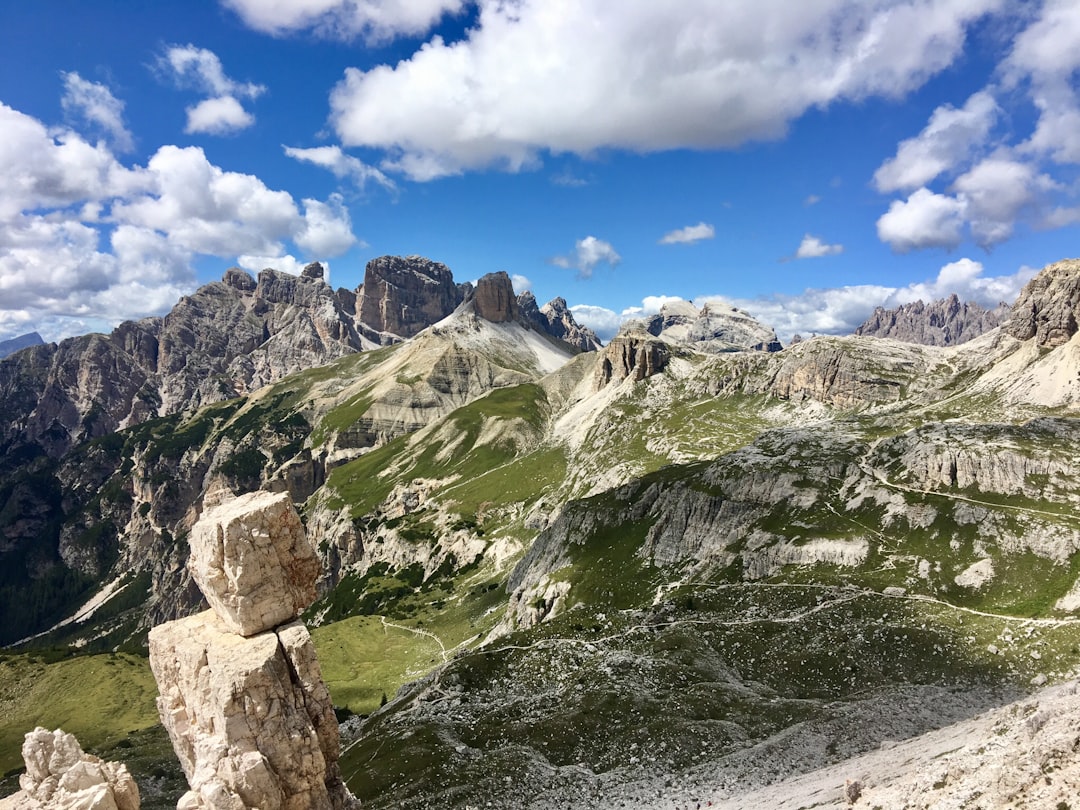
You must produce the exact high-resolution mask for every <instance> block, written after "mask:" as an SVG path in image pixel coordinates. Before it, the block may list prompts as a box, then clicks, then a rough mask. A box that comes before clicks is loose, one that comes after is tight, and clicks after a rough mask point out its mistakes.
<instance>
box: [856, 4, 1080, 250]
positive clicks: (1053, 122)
mask: <svg viewBox="0 0 1080 810" xmlns="http://www.w3.org/2000/svg"><path fill="white" fill-rule="evenodd" d="M1029 6H1030V8H1028V9H1025V10H1026V11H1027V14H1026V15H1021V16H1017V17H1015V18H1014V20H1013V21H1010V22H1016V23H1017V24H1018V25H1020V26H1021V30H1020V31H1019V33H1018V34H1017V35H1016V37H1015V39H1014V40H1013V42H1012V46H1011V48H1010V49H1009V52H1008V55H1007V56H1006V58H1005V59H1004V61H1003V62H1002V63H1001V65H1000V66H999V68H998V71H997V74H996V77H995V78H996V80H997V81H998V82H999V84H997V85H995V84H991V85H988V86H987V87H986V88H985V89H983V90H981V91H979V92H977V93H975V94H974V95H972V96H971V97H970V98H968V100H967V102H966V103H965V104H964V106H963V107H962V108H960V109H956V108H954V107H951V106H949V105H944V106H941V107H939V108H938V109H936V110H935V111H934V113H933V115H932V116H931V117H930V121H929V122H928V124H927V125H926V127H925V128H924V129H923V130H922V132H921V133H919V134H918V135H917V136H915V137H914V138H910V139H908V140H905V141H903V142H901V144H900V145H899V147H898V149H897V153H896V155H895V156H894V157H893V158H890V159H889V160H887V161H885V162H884V163H883V164H882V165H881V166H880V167H879V168H878V170H877V172H876V173H875V174H874V183H875V185H876V187H877V188H878V190H879V191H882V192H891V191H911V190H912V189H917V190H916V191H914V193H913V194H912V195H911V196H909V197H908V199H907V201H900V200H894V201H893V202H892V203H891V204H890V207H889V211H888V212H887V213H886V214H885V215H883V216H882V217H881V219H879V220H878V234H879V236H880V237H881V238H882V239H883V240H884V241H887V242H889V243H890V244H891V245H892V246H893V248H894V249H896V250H899V251H907V250H913V249H917V248H923V247H946V248H953V247H956V246H957V245H958V244H960V242H961V241H962V240H963V239H964V237H965V235H969V236H970V237H971V239H972V240H973V241H974V242H975V243H976V244H977V245H979V246H981V247H984V248H990V247H992V246H994V245H996V244H998V243H1000V242H1002V241H1004V240H1006V239H1009V238H1010V237H1011V236H1012V235H1013V234H1014V232H1015V231H1016V228H1017V226H1018V224H1020V223H1021V222H1024V221H1028V222H1031V223H1033V224H1034V225H1035V226H1036V227H1043V228H1054V227H1061V226H1063V225H1067V224H1072V223H1073V222H1075V217H1074V216H1073V212H1075V211H1076V210H1078V208H1077V205H1076V189H1075V188H1071V187H1069V186H1067V185H1064V184H1058V183H1055V182H1054V181H1053V180H1052V179H1051V178H1050V177H1049V176H1048V174H1047V173H1046V171H1047V170H1046V166H1047V163H1049V162H1053V163H1059V164H1060V163H1071V164H1080V95H1078V94H1077V92H1076V89H1075V81H1074V80H1075V77H1076V72H1077V70H1080V5H1077V4H1076V3H1075V2H1072V0H1045V2H1042V3H1038V4H1034V3H1032V4H1029ZM1018 102H1019V103H1026V102H1030V103H1031V104H1032V105H1034V107H1035V109H1036V110H1037V111H1038V119H1037V122H1036V125H1035V127H1034V131H1032V132H1031V133H1030V135H1028V136H1027V138H1026V139H1024V140H1018V139H1019V138H1023V133H1017V138H1016V139H1014V138H1006V137H1002V136H999V139H998V142H996V143H995V142H994V139H993V130H994V126H995V124H996V122H997V121H998V120H999V119H1006V118H1007V116H1008V115H1009V110H1010V109H1011V107H1012V106H1015V105H1017V104H1018ZM1006 105H1008V106H1006ZM1003 106H1005V109H1004V110H1003ZM1022 120H1023V117H1019V116H1013V117H1012V119H1011V123H1014V124H1015V123H1016V122H1018V121H1022ZM1005 134H1008V133H1005ZM935 182H936V183H940V185H939V186H938V187H937V188H935V187H934V186H933V185H932V184H933V183H935Z"/></svg>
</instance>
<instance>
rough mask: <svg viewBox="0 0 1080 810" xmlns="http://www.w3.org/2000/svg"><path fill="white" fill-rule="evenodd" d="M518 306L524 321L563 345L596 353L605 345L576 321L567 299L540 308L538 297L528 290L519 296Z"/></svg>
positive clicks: (552, 301) (593, 333)
mask: <svg viewBox="0 0 1080 810" xmlns="http://www.w3.org/2000/svg"><path fill="white" fill-rule="evenodd" d="M517 305H518V312H519V313H520V317H521V319H522V320H523V321H525V322H526V323H528V324H530V325H532V326H533V327H534V328H536V329H539V330H540V331H541V332H546V333H547V334H549V335H551V336H552V337H556V338H558V339H559V340H561V341H562V342H563V343H569V344H570V345H571V346H573V347H574V348H576V349H579V350H581V351H583V352H593V351H596V350H597V349H600V348H601V347H602V345H603V344H601V343H600V338H598V337H597V336H596V333H595V332H593V330H591V329H589V328H588V327H586V326H581V325H580V324H579V323H578V322H577V321H576V320H574V313H573V312H571V311H570V308H569V307H568V306H567V305H566V299H565V298H553V299H551V300H550V301H548V302H547V303H546V304H544V306H543V307H538V306H537V305H536V297H535V296H534V295H533V294H532V293H531V292H529V291H528V290H526V291H525V292H523V293H522V294H521V295H519V296H518V299H517Z"/></svg>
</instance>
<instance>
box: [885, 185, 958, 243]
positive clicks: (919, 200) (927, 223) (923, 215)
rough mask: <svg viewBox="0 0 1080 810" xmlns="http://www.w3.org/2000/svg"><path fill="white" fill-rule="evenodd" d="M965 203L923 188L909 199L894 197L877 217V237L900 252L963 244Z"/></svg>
mask: <svg viewBox="0 0 1080 810" xmlns="http://www.w3.org/2000/svg"><path fill="white" fill-rule="evenodd" d="M964 213H965V206H964V203H963V202H962V201H961V200H958V199H956V198H955V197H949V196H946V195H944V194H935V193H934V192H932V191H930V189H928V188H920V189H919V190H918V191H916V192H915V193H914V194H911V195H910V196H909V197H908V198H907V200H894V201H893V202H892V204H891V205H890V206H889V210H888V211H887V212H885V213H884V214H882V215H881V217H880V218H879V219H878V221H877V233H878V238H879V239H880V240H881V241H882V242H885V243H887V244H889V245H891V246H892V249H893V250H895V251H897V252H898V253H907V252H909V251H912V250H917V249H920V248H927V247H944V248H955V247H957V246H958V245H959V244H960V241H961V239H962V238H963V237H962V231H963V227H964Z"/></svg>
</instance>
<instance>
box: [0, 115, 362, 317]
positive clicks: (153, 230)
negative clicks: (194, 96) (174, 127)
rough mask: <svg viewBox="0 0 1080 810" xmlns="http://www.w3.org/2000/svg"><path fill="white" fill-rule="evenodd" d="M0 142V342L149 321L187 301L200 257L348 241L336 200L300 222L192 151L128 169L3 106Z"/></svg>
mask: <svg viewBox="0 0 1080 810" xmlns="http://www.w3.org/2000/svg"><path fill="white" fill-rule="evenodd" d="M0 130H2V131H3V132H4V136H5V137H4V138H2V139H0V187H3V188H4V189H5V193H4V194H3V195H2V196H0V333H3V332H8V331H10V330H14V329H21V330H22V331H26V329H24V328H22V327H24V326H25V325H26V324H36V323H39V322H40V323H42V324H46V325H47V326H45V327H43V329H45V330H50V331H49V335H50V337H53V338H55V337H63V336H65V335H68V334H74V333H77V332H79V331H81V330H83V329H85V328H86V327H87V325H90V326H91V327H92V328H98V329H101V328H106V327H108V326H111V325H115V323H117V322H119V321H120V320H123V319H125V318H136V317H143V316H145V315H152V314H159V313H161V312H163V311H165V310H167V309H168V308H169V307H170V306H172V305H173V304H175V302H176V300H177V298H179V297H180V296H181V295H183V294H185V293H187V292H190V291H191V289H192V287H193V286H194V284H195V273H194V271H193V269H192V265H193V262H194V261H195V260H196V259H197V258H198V257H199V256H218V257H221V258H223V259H228V260H232V259H233V258H234V257H236V256H237V255H244V256H250V257H281V258H282V260H283V261H286V262H290V261H293V260H292V259H291V258H290V255H289V254H288V253H287V249H288V247H289V244H290V243H291V244H292V245H295V246H296V248H298V249H300V250H302V251H306V252H310V253H313V254H315V255H317V256H318V257H320V258H323V257H326V256H332V255H336V254H337V253H340V252H342V251H344V250H347V249H348V248H349V247H351V246H352V245H353V244H355V243H356V241H357V240H356V237H355V235H354V234H353V233H352V228H351V223H350V221H349V214H348V211H347V209H346V208H345V207H344V205H343V203H342V200H341V198H340V197H338V196H336V195H334V196H331V197H330V199H329V200H327V201H326V202H320V201H318V200H310V199H306V200H304V201H303V212H301V210H300V209H299V207H298V206H297V203H296V201H295V200H294V199H293V198H292V196H291V195H289V194H288V193H286V192H284V191H276V190H273V189H270V188H268V187H267V186H266V185H265V184H264V183H263V182H262V181H261V180H260V179H259V178H257V177H254V176H252V175H246V174H240V173H237V172H227V171H224V170H223V169H221V168H219V167H218V166H215V165H213V164H212V163H210V162H209V161H208V160H207V158H206V155H205V154H204V153H203V151H202V150H201V149H198V148H196V147H187V148H180V147H177V146H163V147H161V148H160V149H159V150H158V151H157V152H156V153H155V154H154V155H153V156H152V157H151V158H150V160H149V161H148V163H147V165H146V166H145V167H140V166H132V167H126V166H123V165H121V164H120V163H119V162H118V161H117V160H116V158H115V157H114V156H113V154H112V153H111V152H110V151H109V149H108V147H106V146H105V145H104V144H101V143H99V144H98V145H96V146H90V145H89V144H88V143H87V142H86V141H85V140H83V139H82V138H80V137H79V136H78V135H77V134H75V133H73V132H68V131H53V132H50V131H49V130H47V129H46V127H45V126H44V125H43V124H42V123H41V122H39V121H37V120H36V119H34V118H31V117H30V116H27V115H24V114H22V113H20V112H18V111H16V110H13V109H11V108H10V107H6V106H4V105H2V104H0ZM271 263H272V262H271ZM44 333H45V332H44V331H43V334H44Z"/></svg>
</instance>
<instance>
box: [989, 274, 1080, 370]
mask: <svg viewBox="0 0 1080 810" xmlns="http://www.w3.org/2000/svg"><path fill="white" fill-rule="evenodd" d="M1078 320H1080V259H1066V260H1065V261H1061V262H1056V263H1055V264H1051V265H1048V266H1047V267H1044V268H1043V269H1042V271H1040V273H1039V274H1038V275H1037V276H1035V278H1033V279H1032V280H1031V281H1029V282H1028V284H1027V286H1026V287H1024V289H1023V290H1022V291H1021V292H1020V297H1019V298H1017V299H1016V303H1015V304H1014V305H1013V308H1012V315H1011V316H1010V317H1009V320H1008V322H1007V323H1006V324H1005V326H1004V329H1005V331H1006V332H1007V333H1009V334H1010V335H1012V336H1013V337H1014V338H1016V339H1018V340H1030V339H1032V338H1034V339H1035V342H1036V344H1037V345H1038V346H1039V347H1040V348H1043V347H1045V348H1048V349H1053V348H1056V347H1058V346H1061V345H1062V344H1064V343H1067V342H1068V341H1069V339H1070V338H1072V336H1073V335H1075V334H1076V332H1077V330H1078V326H1077V321H1078Z"/></svg>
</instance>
